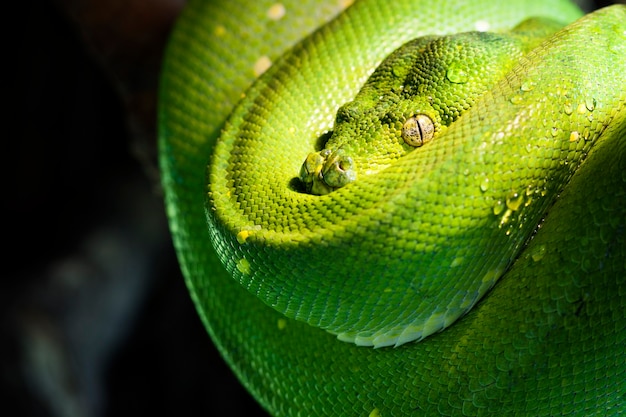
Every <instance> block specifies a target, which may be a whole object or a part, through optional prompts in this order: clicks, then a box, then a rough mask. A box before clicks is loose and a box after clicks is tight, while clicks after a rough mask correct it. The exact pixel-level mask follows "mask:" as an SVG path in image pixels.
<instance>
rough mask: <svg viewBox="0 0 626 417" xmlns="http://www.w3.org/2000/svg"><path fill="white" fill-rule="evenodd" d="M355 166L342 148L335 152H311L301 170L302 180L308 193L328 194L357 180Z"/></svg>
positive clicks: (324, 150)
mask: <svg viewBox="0 0 626 417" xmlns="http://www.w3.org/2000/svg"><path fill="white" fill-rule="evenodd" d="M354 165H355V164H354V161H353V159H352V158H351V157H350V156H349V155H347V154H346V152H345V151H344V150H343V149H341V148H339V149H337V150H335V151H334V152H333V151H332V150H331V149H323V150H321V151H319V152H311V153H310V154H309V155H308V156H307V157H306V159H305V161H304V163H303V164H302V168H301V169H300V180H301V181H302V182H303V183H304V185H305V187H306V191H307V192H308V193H311V194H315V195H324V194H328V193H330V192H331V191H334V190H336V189H338V188H341V187H343V186H345V185H347V184H349V183H351V182H353V181H354V180H355V179H356V170H355V166H354Z"/></svg>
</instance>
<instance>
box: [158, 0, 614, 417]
mask: <svg viewBox="0 0 626 417" xmlns="http://www.w3.org/2000/svg"><path fill="white" fill-rule="evenodd" d="M229 4H231V3H228V2H224V3H218V2H215V3H211V2H202V1H195V2H192V3H191V4H190V6H189V8H188V9H187V10H186V12H185V14H184V16H183V17H182V18H181V21H180V23H179V24H178V27H177V29H176V30H175V32H174V34H173V38H172V41H171V44H170V46H169V49H168V54H167V58H166V61H165V65H164V72H163V78H162V85H161V100H160V122H159V123H160V133H161V135H160V146H161V164H162V169H163V183H164V188H165V191H166V203H167V208H168V215H169V218H170V224H171V229H172V234H173V237H174V242H175V244H176V247H177V251H178V254H179V259H180V261H181V266H182V269H183V272H184V273H185V277H186V280H187V284H188V286H189V288H190V292H191V294H192V297H193V298H194V301H195V302H196V305H197V307H198V311H199V313H200V316H201V317H202V319H203V321H204V323H205V325H206V326H207V329H208V330H209V333H210V334H211V337H212V338H213V340H214V342H215V343H216V345H217V346H218V348H219V349H220V351H221V353H222V355H223V356H224V357H225V359H226V360H227V361H228V362H229V364H230V365H231V366H232V368H233V370H234V371H235V373H236V374H237V375H238V377H239V378H240V379H241V380H242V382H243V383H244V384H245V385H246V386H247V388H248V389H249V390H250V391H251V392H252V394H253V395H254V396H255V397H256V398H257V399H258V400H259V401H260V402H261V404H262V405H263V406H264V407H266V408H267V409H268V410H269V411H270V412H271V413H272V414H274V415H279V416H281V415H287V416H295V415H362V416H367V415H382V416H396V415H398V416H400V415H450V416H456V415H494V413H499V414H502V415H546V416H548V415H581V416H583V415H614V414H617V413H619V412H626V405H625V401H626V400H625V395H626V382H624V381H626V365H625V363H626V360H625V359H626V358H625V355H624V349H623V346H624V345H625V344H626V322H625V320H626V319H625V316H626V314H625V311H626V280H625V279H624V277H625V276H626V265H625V264H624V259H626V204H625V203H626V176H625V175H624V172H626V156H625V155H626V89H625V88H624V86H625V85H626V7H624V6H613V7H610V8H606V9H603V10H600V11H597V12H595V13H593V14H590V15H587V16H585V17H583V18H581V19H578V18H579V16H580V13H579V12H578V11H577V10H576V9H575V8H574V7H573V6H572V5H571V4H570V3H568V2H566V1H557V0H554V1H552V0H550V1H548V0H542V1H523V2H522V1H520V2H512V3H511V4H507V6H506V8H503V7H502V5H501V3H500V2H497V1H481V2H456V1H446V2H437V4H436V5H435V4H433V3H432V2H430V3H425V2H419V1H418V2H409V1H399V2H393V3H391V4H388V3H387V2H383V1H380V2H378V1H360V2H356V3H355V4H354V5H352V6H351V7H350V8H348V9H347V10H345V11H343V12H341V13H340V14H339V15H338V17H337V18H336V19H334V20H332V21H330V23H328V24H326V25H323V26H321V27H320V28H319V29H318V30H316V31H315V32H313V34H312V35H311V36H310V37H308V38H306V39H305V40H304V41H303V42H302V43H298V44H297V45H296V46H295V47H293V48H292V49H290V50H289V51H288V52H287V53H286V54H285V55H283V56H282V57H281V58H278V53H277V55H272V52H271V51H270V49H265V48H271V45H272V42H283V41H285V42H286V41H287V39H288V38H289V37H290V36H292V35H293V37H292V38H291V39H292V40H293V41H294V42H295V40H296V39H297V36H296V35H294V34H293V32H294V31H295V29H294V28H296V27H298V28H304V27H309V28H311V29H312V28H314V27H316V26H317V25H319V24H320V21H321V20H325V19H327V17H328V15H329V14H334V13H336V12H337V11H336V10H332V7H329V8H328V9H319V8H318V9H316V7H315V6H316V4H317V2H312V4H311V5H307V4H305V3H302V2H299V3H298V4H293V5H291V4H289V5H287V7H286V9H285V10H286V13H285V14H284V17H277V15H276V14H273V13H271V11H272V10H273V9H272V7H271V6H272V4H271V3H269V2H268V3H264V2H259V3H258V4H256V3H255V5H254V6H250V7H252V8H253V9H246V12H247V13H246V16H245V17H246V18H250V19H251V20H250V21H239V20H237V19H238V18H239V17H240V16H241V14H239V13H237V12H236V8H235V9H234V10H229V9H228V8H229V7H232V6H230V5H229ZM311 6H313V7H312V8H311V9H308V7H311ZM254 8H256V9H254ZM416 9H417V11H419V13H416ZM308 10H318V11H319V10H321V11H322V14H323V15H324V16H322V17H320V18H319V19H320V20H318V21H314V19H315V17H314V16H313V15H312V14H310V13H309V12H308ZM325 10H328V13H326V12H325ZM451 10H454V13H452V12H451ZM529 16H542V17H551V18H553V19H556V20H559V21H561V22H563V23H565V24H568V25H567V26H566V27H565V28H563V29H561V30H558V31H557V32H556V33H555V34H554V35H547V34H546V38H545V41H542V43H540V44H538V45H537V46H536V47H535V46H533V47H532V48H530V49H531V51H530V52H528V53H526V54H524V56H523V57H521V58H520V59H519V60H517V61H516V62H515V63H514V64H513V65H512V67H511V68H510V70H509V69H507V70H506V71H505V72H506V74H504V75H503V76H502V77H500V78H498V79H497V80H496V81H495V83H494V84H493V86H490V87H488V88H487V91H485V92H484V93H480V94H479V96H477V98H476V100H475V101H474V102H472V103H471V106H468V108H467V109H464V110H463V112H462V114H461V112H459V114H458V115H456V114H455V116H454V117H451V118H450V120H449V121H448V119H446V117H448V116H446V114H444V115H443V116H441V115H439V116H437V115H435V113H433V112H431V110H430V109H428V108H427V106H425V105H424V106H422V107H421V108H417V107H416V108H412V109H410V110H407V111H402V112H401V117H398V118H396V119H397V120H396V119H394V118H388V119H384V120H393V123H392V124H389V126H392V125H393V126H396V129H397V131H395V132H397V133H394V134H393V135H391V137H393V138H394V139H393V140H395V142H394V143H395V144H396V145H397V146H398V147H399V148H402V151H401V152H400V151H398V153H397V155H399V156H397V157H396V156H394V157H393V158H391V159H384V158H383V159H381V158H380V157H379V156H378V154H377V153H376V152H377V149H374V148H375V146H370V145H371V144H372V143H379V142H376V141H369V142H367V141H366V142H363V143H365V144H359V145H358V146H356V148H355V147H353V145H352V142H342V141H343V138H339V137H336V138H333V137H332V135H334V134H335V133H336V132H332V135H331V134H330V133H329V132H331V131H332V130H333V129H334V130H335V131H337V132H339V131H340V130H341V129H344V130H345V131H347V132H350V131H351V130H354V128H352V127H345V128H341V127H338V126H339V125H338V124H336V123H338V122H339V121H342V120H348V121H349V120H350V118H351V117H352V118H353V117H355V116H356V117H357V118H361V119H362V117H363V116H362V115H363V114H366V113H367V111H368V110H367V109H366V108H365V107H367V106H365V107H364V106H363V105H362V102H361V101H354V102H352V103H353V104H346V103H350V102H351V101H352V100H353V99H354V98H355V96H357V93H358V91H359V90H360V89H361V87H362V86H363V84H364V83H365V82H366V80H367V78H368V77H369V76H370V75H372V77H374V78H375V77H376V76H378V75H377V74H384V69H379V70H378V71H379V73H377V72H374V69H375V68H376V67H377V66H378V65H379V64H380V62H381V61H382V60H383V59H384V58H385V57H386V56H388V55H389V54H390V53H391V52H392V51H394V50H396V49H397V48H398V47H400V46H401V45H403V44H405V43H406V42H407V41H409V40H410V39H414V38H419V37H420V36H424V35H429V38H422V39H435V37H436V36H440V35H444V34H449V33H458V32H467V31H472V30H476V29H485V28H486V27H487V26H488V27H489V29H490V30H504V29H510V28H511V27H513V26H515V25H516V24H518V23H519V22H521V21H523V20H524V19H525V18H527V17H529ZM290 18H294V19H302V20H301V21H299V22H298V24H295V23H293V22H291V21H289V22H288V21H287V19H290ZM577 19H578V20H577ZM574 20H576V22H574V23H571V22H573V21H574ZM570 23H571V24H570ZM251 27H256V28H257V29H258V30H259V31H261V30H262V29H263V30H264V32H259V33H255V34H254V35H252V33H251V32H250V31H249V28H251ZM253 39H254V42H259V45H258V46H257V45H254V44H253V42H252V40H253ZM277 39H279V40H277ZM261 41H267V42H268V43H267V45H270V46H267V45H266V44H265V42H261ZM418 42H419V41H418ZM429 42H430V41H429ZM226 46H228V48H226ZM244 46H246V48H244ZM285 47H286V46H285V45H278V46H276V48H277V50H284V48H285ZM229 50H238V51H239V50H240V51H242V52H241V56H233V54H232V53H229V52H228V51H229ZM248 53H249V55H246V54H248ZM267 60H269V61H272V62H273V64H272V65H271V67H270V68H269V69H268V70H267V71H266V72H265V73H264V74H263V75H262V76H261V77H260V78H259V79H258V80H257V81H256V82H255V83H254V84H253V85H252V86H251V87H250V88H247V89H245V94H243V95H242V94H241V91H244V88H246V85H247V84H248V83H249V82H251V81H252V78H253V77H254V76H255V71H256V70H258V67H255V65H254V64H255V63H256V64H258V63H259V62H266V61H267ZM383 67H384V66H383ZM383 67H381V68H383ZM393 68H397V67H393ZM390 71H393V69H390ZM446 73H447V74H448V79H449V80H450V81H451V82H453V83H454V82H455V81H456V82H457V83H458V82H460V81H462V80H463V79H464V77H465V74H466V71H465V69H464V68H462V67H453V66H448V67H447V70H446ZM245 74H249V76H248V78H247V79H244V78H245V77H244V75H245ZM381 77H383V76H382V75H381ZM237 85H238V86H239V87H237ZM362 94H367V92H366V93H362ZM242 96H243V99H242V100H241V101H240V103H239V104H238V105H237V106H235V102H236V101H237V100H239V99H240V98H241V97H242ZM431 96H432V95H431ZM431 102H433V103H434V102H436V98H434V99H432V100H426V101H425V102H424V103H431ZM367 108H369V107H367ZM433 108H434V107H433ZM338 110H339V113H338ZM433 111H434V110H433ZM384 114H385V115H387V114H389V113H388V112H387V113H384ZM420 115H425V116H424V117H425V118H422V117H421V116H420ZM227 116H228V117H227ZM411 117H413V120H414V121H415V126H413V125H410V126H408V127H405V125H406V124H407V120H410V119H411ZM438 118H439V119H438ZM376 120H378V119H376ZM429 120H430V121H433V137H432V138H431V141H430V142H429V143H425V144H423V146H419V147H412V146H411V144H407V143H406V139H405V137H413V136H415V134H414V133H415V132H414V131H415V129H417V131H419V132H420V135H422V134H424V135H425V136H424V137H428V136H429V135H430V133H428V132H429V129H430V128H429V127H428V121H429ZM438 120H441V121H438ZM385 123H386V122H385ZM437 123H440V125H441V126H439V125H437ZM409 124H410V123H409ZM347 126H348V125H347ZM361 126H365V125H361ZM367 126H370V125H367ZM371 126H374V127H376V126H378V124H377V123H373V124H372V125H371ZM438 126H439V127H438ZM403 128H404V130H405V131H404V133H403ZM411 129H413V130H411ZM374 130H375V129H374V128H370V127H367V128H366V129H365V131H367V132H373V131H374ZM407 132H408V133H407ZM368 134H369V133H368ZM372 135H373V134H372ZM218 136H220V138H219V140H217V137H218ZM368 137H369V136H368ZM371 137H378V136H374V135H373V136H371ZM383 137H387V136H383ZM325 146H326V148H325ZM368 146H370V148H371V149H370V148H368ZM326 149H328V150H326ZM354 149H356V150H357V152H354ZM363 149H365V152H364V154H366V155H367V157H364V158H361V155H362V153H360V152H361V150H363ZM211 151H212V156H210V157H209V154H210V153H211ZM372 151H373V153H372ZM311 155H312V156H311ZM359 158H361V159H359ZM209 159H210V166H209V168H208V171H207V172H208V174H207V178H208V186H205V184H204V181H205V178H204V172H205V166H206V163H207V161H209ZM374 160H375V161H377V162H376V163H374V164H373V165H371V166H368V165H367V163H368V161H374ZM303 161H306V162H305V163H304V165H303ZM320 161H321V162H320ZM326 161H330V162H329V163H328V166H327V165H325V164H326ZM350 170H354V171H353V172H352V171H350ZM350 172H352V173H350ZM320 176H322V177H324V176H326V177H327V178H328V181H329V182H328V183H325V185H324V184H322V185H315V186H313V185H312V186H310V187H309V186H305V185H303V184H302V182H303V181H304V182H306V181H305V179H307V178H318V177H320ZM313 187H317V188H316V190H318V191H320V192H319V193H315V192H314V194H325V195H312V194H310V193H308V192H307V191H312V190H313ZM307 188H308V189H307ZM205 199H206V203H207V208H206V214H205V213H204V212H203V211H204V208H203V200H205ZM207 222H208V223H207ZM207 224H208V226H207ZM222 264H223V265H224V266H225V268H224V267H222ZM496 281H497V283H496ZM494 284H495V286H494ZM492 286H493V288H491V287H492ZM490 288H491V289H490ZM485 294H486V295H485ZM483 296H484V297H483ZM481 297H482V298H481ZM472 307H473V308H472ZM468 311H469V312H468ZM466 313H467V314H466ZM464 314H465V315H464ZM462 315H464V316H463V317H462V318H460V319H459V317H460V316H462ZM457 319H458V320H457ZM322 329H323V330H327V331H323V330H322ZM441 329H444V330H443V331H441V332H440V333H436V334H433V333H435V332H437V331H439V330H441ZM428 335H430V337H428V338H426V339H424V340H421V341H419V342H415V340H419V339H422V338H424V337H426V336H428ZM337 337H339V339H341V340H337ZM346 342H348V343H346ZM409 342H410V343H409ZM355 344H357V345H358V344H360V345H368V346H377V347H383V346H389V345H395V346H399V347H396V348H391V347H389V348H381V349H371V348H364V347H360V346H355Z"/></svg>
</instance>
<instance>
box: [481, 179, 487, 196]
mask: <svg viewBox="0 0 626 417" xmlns="http://www.w3.org/2000/svg"><path fill="white" fill-rule="evenodd" d="M488 189H489V178H487V177H485V178H484V179H483V180H482V181H481V182H480V191H482V192H483V193H484V192H485V191H487V190H488Z"/></svg>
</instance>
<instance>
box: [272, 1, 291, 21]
mask: <svg viewBox="0 0 626 417" xmlns="http://www.w3.org/2000/svg"><path fill="white" fill-rule="evenodd" d="M286 12H287V9H285V6H284V5H283V4H282V3H274V4H272V6H271V7H270V8H269V9H267V17H269V18H270V19H272V20H280V19H282V18H283V17H284V16H285V13H286Z"/></svg>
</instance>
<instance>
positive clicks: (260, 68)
mask: <svg viewBox="0 0 626 417" xmlns="http://www.w3.org/2000/svg"><path fill="white" fill-rule="evenodd" d="M271 66H272V61H271V60H270V58H269V57H268V56H266V55H263V56H261V57H260V58H259V59H257V60H256V62H255V63H254V68H253V71H254V76H255V77H258V76H259V75H261V74H263V73H264V72H265V71H267V70H268V69H269V67H271Z"/></svg>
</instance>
